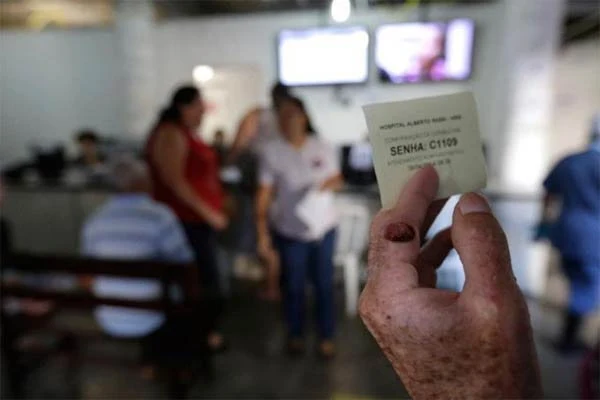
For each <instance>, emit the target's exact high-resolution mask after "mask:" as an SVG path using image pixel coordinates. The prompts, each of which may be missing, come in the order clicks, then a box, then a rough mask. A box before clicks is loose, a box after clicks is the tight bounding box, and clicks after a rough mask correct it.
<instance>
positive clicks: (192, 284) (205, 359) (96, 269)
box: [1, 254, 212, 398]
mask: <svg viewBox="0 0 600 400" xmlns="http://www.w3.org/2000/svg"><path fill="white" fill-rule="evenodd" d="M6 261H8V262H7V263H6V267H7V268H10V269H11V270H14V271H16V272H19V273H21V272H22V273H27V274H44V275H52V274H54V275H55V274H68V275H70V276H74V277H80V278H81V277H89V278H94V277H99V276H103V277H114V278H143V279H154V280H157V281H159V282H160V284H161V288H162V294H161V296H160V298H159V299H155V300H129V299H124V298H113V297H98V296H95V295H94V294H93V293H91V292H90V291H87V290H83V289H80V290H73V291H64V290H59V289H55V288H48V287H36V286H28V285H26V284H22V283H18V282H17V283H14V282H10V283H9V282H4V281H3V282H2V283H1V288H2V293H1V297H2V303H3V304H4V303H5V300H6V299H7V298H16V299H39V300H47V301H51V302H52V303H53V304H54V307H53V313H56V314H59V313H60V312H61V311H64V310H69V309H70V310H72V309H76V310H90V311H92V310H93V309H94V308H96V307H98V306H120V307H128V308H134V309H140V310H155V311H161V312H163V313H165V315H166V317H167V319H169V318H170V317H173V316H175V315H178V317H179V318H181V316H182V315H185V316H187V314H190V315H191V313H192V312H193V311H195V310H197V309H198V307H197V306H198V305H199V304H200V303H199V299H200V294H199V279H198V274H197V268H196V266H194V265H182V264H176V263H167V262H155V261H121V260H100V259H92V258H82V257H72V256H55V255H31V254H14V255H12V256H11V257H10V260H6ZM6 267H5V268H6ZM172 285H178V286H179V287H181V288H182V292H183V299H180V301H175V300H174V299H173V298H172V296H171V291H170V288H171V287H172ZM4 314H5V313H4V311H3V322H4V323H6V322H5V321H10V318H5V315H4ZM193 317H195V318H198V315H193V316H192V318H193ZM47 319H48V318H45V320H44V321H42V322H40V321H37V323H36V321H34V320H35V318H31V321H30V322H31V323H30V324H29V327H28V328H25V329H22V332H20V334H21V335H26V334H30V333H31V332H32V331H34V330H40V329H44V330H47V331H48V332H51V333H53V334H57V335H59V337H60V338H61V340H60V341H59V342H60V343H61V346H59V347H60V349H59V350H62V351H64V350H65V349H66V350H67V351H68V352H69V357H70V359H71V360H73V362H71V363H70V364H71V365H72V367H73V368H76V369H78V367H77V364H78V363H79V362H81V351H79V349H80V348H81V344H82V343H84V342H85V341H89V340H93V339H94V337H95V338H96V339H98V337H104V338H108V336H107V335H103V334H102V333H101V332H99V331H98V330H96V331H83V330H77V329H74V330H73V329H68V330H67V331H64V330H58V329H57V328H54V327H52V325H51V324H49V323H48V321H46V320H47ZM5 328H6V326H5V327H3V330H4V331H6V329H5ZM110 338H111V339H112V340H119V339H116V338H113V337H110ZM15 339H16V338H15ZM129 340H131V339H129ZM198 340H200V341H203V340H202V336H201V337H199V339H198ZM11 342H12V344H9V345H8V346H12V348H8V349H3V350H6V351H5V359H7V364H8V365H7V367H11V366H18V365H20V364H19V363H20V360H19V359H20V358H21V357H22V356H23V355H24V354H23V351H20V350H19V349H16V348H14V346H15V345H14V343H15V341H14V340H12V341H11ZM5 343H7V342H6V341H5V342H4V344H3V345H4V346H6V344H5ZM65 343H66V344H65ZM55 350H56V349H55ZM209 353H210V352H209V351H208V349H206V351H203V352H202V353H201V354H200V359H199V360H198V361H200V362H201V365H202V367H203V371H204V372H206V373H209V374H210V373H211V371H212V368H211V362H210V354H209ZM93 361H95V362H98V361H101V362H106V361H108V360H97V359H96V360H93ZM112 361H116V362H119V361H120V360H112ZM121 361H122V360H121ZM184 367H186V368H187V367H188V366H186V365H181V368H184ZM167 372H168V374H167V376H168V379H167V381H168V393H169V396H170V397H172V398H181V397H184V396H185V394H186V392H187V384H184V383H182V382H180V379H179V378H178V376H179V372H180V369H179V368H178V367H176V366H175V367H174V366H169V367H168V368H167ZM9 377H10V378H9V379H10V380H12V382H10V385H11V386H12V387H13V388H15V389H14V390H15V391H17V392H20V393H17V395H19V394H21V393H22V392H23V391H22V383H23V379H24V378H25V376H24V374H22V373H16V374H15V373H12V374H11V373H9Z"/></svg>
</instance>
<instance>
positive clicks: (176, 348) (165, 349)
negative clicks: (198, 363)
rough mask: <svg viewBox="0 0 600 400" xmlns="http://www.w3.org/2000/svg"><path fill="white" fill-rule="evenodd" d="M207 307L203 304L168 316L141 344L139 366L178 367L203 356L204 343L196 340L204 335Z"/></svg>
mask: <svg viewBox="0 0 600 400" xmlns="http://www.w3.org/2000/svg"><path fill="white" fill-rule="evenodd" d="M207 307H208V305H207V304H199V305H198V306H197V307H196V308H194V309H193V310H190V311H184V312H182V311H178V312H177V313H174V314H172V315H170V316H168V317H167V319H166V321H165V322H164V323H163V324H162V325H161V326H160V327H159V328H158V329H156V330H155V331H154V332H152V333H150V334H148V335H147V336H146V337H144V338H143V339H142V340H141V345H142V362H143V363H144V364H158V365H162V366H181V365H186V364H189V363H191V362H192V361H194V360H196V359H200V358H202V357H203V356H206V354H208V350H207V347H206V341H204V340H199V338H202V337H206V334H207V333H208V330H207V329H208V328H209V327H208V326H207V325H209V324H210V322H209V321H210V320H211V318H210V314H211V310H207V309H206V308H207ZM198 315H201V316H202V318H198Z"/></svg>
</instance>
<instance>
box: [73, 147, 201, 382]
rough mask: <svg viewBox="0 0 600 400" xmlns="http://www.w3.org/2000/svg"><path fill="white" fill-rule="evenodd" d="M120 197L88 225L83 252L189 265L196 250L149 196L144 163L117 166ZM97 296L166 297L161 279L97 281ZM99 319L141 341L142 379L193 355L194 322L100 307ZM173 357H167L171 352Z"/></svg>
mask: <svg viewBox="0 0 600 400" xmlns="http://www.w3.org/2000/svg"><path fill="white" fill-rule="evenodd" d="M111 169H112V176H113V177H114V181H115V184H116V186H117V188H118V189H119V191H120V192H119V193H118V194H115V195H114V196H113V197H112V198H111V199H109V200H108V201H107V202H106V204H104V205H103V206H102V207H101V208H100V209H99V210H98V211H97V212H96V213H95V214H93V215H92V216H91V217H90V218H89V220H88V221H87V222H86V224H85V226H84V228H83V232H82V237H81V244H82V253H83V255H85V256H88V257H94V258H102V259H113V260H115V259H116V260H153V261H172V262H181V263H189V262H192V260H193V256H192V251H191V249H190V248H189V244H188V242H187V239H186V237H185V234H184V232H183V229H182V228H181V226H180V225H179V221H178V219H177V217H175V215H174V214H173V213H172V212H171V210H170V209H169V208H167V207H165V206H163V205H162V204H159V203H157V202H155V201H154V200H152V198H151V197H150V190H151V181H150V177H149V174H148V171H147V169H146V166H145V165H144V163H142V162H140V161H137V160H134V159H122V160H120V161H118V162H116V163H115V164H114V165H113V166H112V168H111ZM92 290H93V292H94V294H95V295H96V296H99V297H102V296H109V297H120V298H125V299H129V300H153V299H159V298H160V296H161V293H162V291H161V285H160V283H159V282H157V281H156V280H151V279H140V278H109V277H98V278H96V279H95V280H94V282H93V284H92ZM94 314H95V317H96V320H97V322H98V323H99V325H100V327H101V328H102V330H103V331H104V332H105V333H107V334H109V335H111V336H114V337H119V338H140V339H142V340H141V342H142V365H143V368H142V375H143V377H144V378H147V379H150V378H152V377H153V376H154V374H155V371H154V365H155V364H156V363H158V362H159V360H164V359H165V358H169V359H172V358H173V354H174V353H176V354H186V353H192V352H191V349H189V348H186V346H190V345H191V343H192V341H193V340H194V339H195V340H197V338H192V337H190V336H191V329H190V327H189V326H187V324H188V323H190V322H189V320H181V321H180V320H177V321H175V320H170V321H166V318H165V315H164V314H163V313H161V312H158V311H150V310H137V309H132V308H124V307H113V306H101V307H98V308H96V310H95V312H94ZM167 353H168V354H167Z"/></svg>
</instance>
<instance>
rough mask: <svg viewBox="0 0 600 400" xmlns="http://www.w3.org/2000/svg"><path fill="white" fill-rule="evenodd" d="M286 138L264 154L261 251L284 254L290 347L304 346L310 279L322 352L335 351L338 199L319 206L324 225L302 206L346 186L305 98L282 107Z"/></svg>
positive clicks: (300, 349) (260, 195) (293, 351)
mask: <svg viewBox="0 0 600 400" xmlns="http://www.w3.org/2000/svg"><path fill="white" fill-rule="evenodd" d="M278 120H279V126H280V129H281V133H282V137H281V138H279V139H276V140H273V141H271V142H269V143H268V144H267V145H266V147H265V149H264V153H263V155H262V157H261V163H260V169H259V189H258V193H257V200H256V216H257V236H258V253H259V254H271V253H272V252H273V249H274V248H275V249H276V250H277V251H278V253H279V256H280V261H281V268H282V288H283V295H284V309H285V319H286V323H287V329H288V351H289V352H290V353H291V354H298V353H301V352H303V350H304V341H303V337H304V304H305V286H306V280H307V278H310V280H311V281H312V283H313V285H314V289H315V294H316V316H317V326H318V333H319V337H320V344H319V348H318V350H319V352H320V354H321V355H322V356H323V357H325V358H330V357H332V356H333V355H334V354H335V347H334V343H333V336H334V331H335V318H334V304H333V302H334V300H333V251H334V242H335V227H336V224H337V221H336V216H335V210H334V207H333V203H332V202H329V203H323V207H325V208H326V209H323V208H321V209H320V210H318V212H319V214H320V215H323V219H322V220H321V221H320V223H319V225H320V226H319V229H318V230H315V229H314V227H310V226H308V225H307V224H306V223H305V222H304V221H303V219H302V218H301V217H300V216H299V215H298V212H297V209H298V205H299V204H300V203H301V202H302V201H303V200H304V199H305V196H306V195H307V194H308V193H311V191H317V192H332V191H335V190H338V189H340V188H341V187H342V184H343V180H342V177H341V174H340V169H339V166H338V164H339V162H338V157H337V154H336V152H335V151H334V149H333V148H332V147H330V146H329V145H328V144H327V143H325V142H324V141H322V140H320V139H319V138H317V137H316V136H315V135H314V129H312V126H311V124H310V122H309V118H308V115H307V113H306V109H305V107H304V104H303V103H302V101H301V100H299V99H297V98H289V99H286V100H284V101H283V102H282V103H281V105H280V107H279V109H278Z"/></svg>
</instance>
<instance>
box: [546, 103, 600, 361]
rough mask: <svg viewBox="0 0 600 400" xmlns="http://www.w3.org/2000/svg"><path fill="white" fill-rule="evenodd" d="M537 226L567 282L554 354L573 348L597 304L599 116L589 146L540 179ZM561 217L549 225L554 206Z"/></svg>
mask: <svg viewBox="0 0 600 400" xmlns="http://www.w3.org/2000/svg"><path fill="white" fill-rule="evenodd" d="M544 188H545V189H546V196H545V198H544V213H543V217H542V224H546V225H547V226H548V229H547V236H548V238H549V239H550V241H551V242H552V245H553V246H554V247H555V248H556V249H557V250H558V251H559V252H560V255H561V258H562V269H563V272H564V274H565V275H566V277H567V278H568V280H569V283H570V297H569V309H568V312H567V314H566V317H565V321H564V327H563V334H562V338H561V339H560V342H559V343H558V347H559V350H561V351H568V350H572V349H574V348H576V347H577V346H576V342H575V339H576V336H577V330H578V329H579V326H580V325H581V322H582V319H583V317H584V316H585V315H586V314H589V313H590V312H592V311H594V309H596V307H597V306H598V303H599V300H600V295H599V294H600V248H599V247H598V244H599V243H600V114H598V115H597V116H596V117H595V119H594V121H593V125H592V134H591V140H590V145H589V148H588V149H587V150H585V151H582V152H579V153H576V154H572V155H569V156H567V157H565V158H564V159H562V160H560V161H559V162H558V164H557V165H556V166H555V167H554V168H553V169H552V171H551V172H550V174H549V175H548V177H547V178H546V180H545V181H544ZM558 203H559V204H562V205H561V207H560V214H559V216H558V219H557V220H556V221H551V217H550V216H551V214H552V213H551V210H552V209H553V208H554V207H555V206H556V205H557V204H558Z"/></svg>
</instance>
